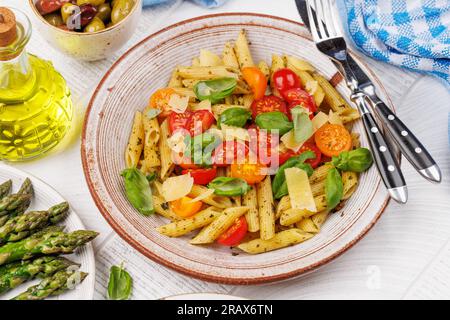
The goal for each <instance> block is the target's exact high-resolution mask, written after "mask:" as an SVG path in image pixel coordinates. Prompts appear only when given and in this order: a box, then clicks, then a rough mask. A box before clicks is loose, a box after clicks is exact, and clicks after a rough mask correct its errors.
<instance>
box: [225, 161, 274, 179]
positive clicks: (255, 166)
mask: <svg viewBox="0 0 450 320" xmlns="http://www.w3.org/2000/svg"><path fill="white" fill-rule="evenodd" d="M230 169H231V176H232V177H233V178H241V179H244V180H245V181H247V183H248V184H255V183H259V182H261V181H263V180H264V178H265V177H266V175H267V172H266V169H267V168H266V166H264V165H262V164H260V163H259V162H257V163H250V162H249V161H248V159H247V161H245V162H244V163H233V164H231V166H230Z"/></svg>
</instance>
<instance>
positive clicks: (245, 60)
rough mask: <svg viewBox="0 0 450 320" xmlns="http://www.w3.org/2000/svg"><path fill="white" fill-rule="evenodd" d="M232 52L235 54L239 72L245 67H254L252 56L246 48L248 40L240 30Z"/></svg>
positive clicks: (247, 47) (243, 31)
mask: <svg viewBox="0 0 450 320" xmlns="http://www.w3.org/2000/svg"><path fill="white" fill-rule="evenodd" d="M234 51H235V53H236V56H237V60H238V62H239V68H240V69H241V70H242V68H245V67H253V66H255V64H254V62H253V58H252V54H251V53H250V48H249V46H248V40H247V35H246V34H245V30H241V31H240V32H239V35H238V38H237V40H236V44H235V46H234Z"/></svg>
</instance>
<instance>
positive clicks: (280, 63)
mask: <svg viewBox="0 0 450 320" xmlns="http://www.w3.org/2000/svg"><path fill="white" fill-rule="evenodd" d="M285 66H286V65H285V64H284V60H283V58H282V57H281V56H279V55H277V54H273V55H272V65H271V66H270V82H271V84H273V81H272V77H273V74H274V73H275V71H277V70H279V69H283V68H284V67H285Z"/></svg>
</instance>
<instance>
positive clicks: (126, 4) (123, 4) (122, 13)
mask: <svg viewBox="0 0 450 320" xmlns="http://www.w3.org/2000/svg"><path fill="white" fill-rule="evenodd" d="M133 6H134V1H133V0H116V1H115V3H114V4H113V9H112V13H111V21H112V23H113V24H117V23H119V22H120V21H122V20H123V19H125V17H126V16H127V15H128V14H129V13H130V12H131V10H132V9H133Z"/></svg>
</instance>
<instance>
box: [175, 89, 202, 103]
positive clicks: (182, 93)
mask: <svg viewBox="0 0 450 320" xmlns="http://www.w3.org/2000/svg"><path fill="white" fill-rule="evenodd" d="M172 89H173V90H174V91H175V93H176V94H179V95H180V96H184V97H189V101H190V102H195V100H196V99H197V96H196V95H195V92H194V91H193V90H192V88H172Z"/></svg>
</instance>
